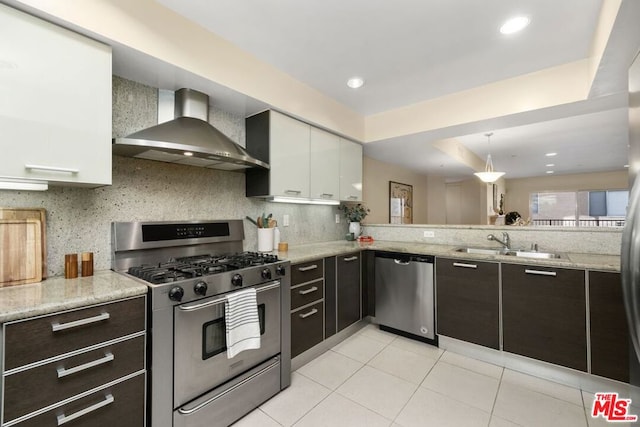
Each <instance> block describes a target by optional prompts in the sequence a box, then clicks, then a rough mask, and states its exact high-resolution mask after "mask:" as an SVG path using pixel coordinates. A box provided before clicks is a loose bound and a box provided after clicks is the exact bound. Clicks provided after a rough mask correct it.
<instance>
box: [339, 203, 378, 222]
mask: <svg viewBox="0 0 640 427" xmlns="http://www.w3.org/2000/svg"><path fill="white" fill-rule="evenodd" d="M338 209H340V210H341V211H342V212H343V213H344V217H345V218H346V219H347V221H349V222H360V221H362V220H363V219H364V218H365V217H366V216H367V214H369V212H371V211H370V210H369V208H366V207H364V206H363V205H362V204H360V203H358V204H357V205H340V206H338Z"/></svg>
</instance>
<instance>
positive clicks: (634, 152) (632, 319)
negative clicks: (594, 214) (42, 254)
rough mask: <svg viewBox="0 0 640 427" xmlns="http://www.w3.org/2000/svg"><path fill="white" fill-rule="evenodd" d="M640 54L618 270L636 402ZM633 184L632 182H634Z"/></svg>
mask: <svg viewBox="0 0 640 427" xmlns="http://www.w3.org/2000/svg"><path fill="white" fill-rule="evenodd" d="M638 173H640V55H638V56H636V58H635V60H634V61H633V63H632V65H631V67H630V68H629V181H630V184H631V193H630V194H629V206H628V207H627V218H626V222H625V228H624V232H623V234H622V250H621V258H620V269H621V276H622V291H623V295H624V303H625V309H626V313H627V323H628V325H629V333H630V335H631V337H630V340H631V344H632V349H631V351H630V356H631V357H630V366H629V370H630V382H631V384H632V385H634V386H635V387H631V399H632V401H633V402H635V403H636V404H637V402H640V180H639V179H638V176H639V175H638ZM634 181H635V182H634Z"/></svg>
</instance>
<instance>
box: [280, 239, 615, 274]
mask: <svg viewBox="0 0 640 427" xmlns="http://www.w3.org/2000/svg"><path fill="white" fill-rule="evenodd" d="M459 247H460V245H456V246H452V245H430V244H425V243H412V242H393V241H384V240H377V241H375V242H373V243H358V242H348V241H343V240H339V241H334V242H324V243H315V244H308V245H296V246H291V247H289V250H288V251H287V252H273V253H274V254H277V255H278V256H279V257H280V258H282V259H286V260H289V261H291V262H292V263H300V262H305V261H311V260H314V259H318V258H323V257H327V256H334V255H340V254H344V253H348V252H354V251H360V250H365V249H369V250H381V251H391V252H402V253H412V254H419V255H435V256H436V257H447V258H459V259H467V260H478V261H494V262H504V263H511V264H527V265H539V266H549V267H565V268H580V269H588V270H601V271H614V272H617V271H620V256H619V255H606V254H585V253H563V255H564V256H565V257H564V258H559V259H537V258H515V257H513V256H507V255H481V254H468V253H461V252H456V249H457V248H459Z"/></svg>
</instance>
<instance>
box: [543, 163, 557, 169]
mask: <svg viewBox="0 0 640 427" xmlns="http://www.w3.org/2000/svg"><path fill="white" fill-rule="evenodd" d="M545 166H546V167H548V168H552V167H554V166H555V164H553V163H547V164H546V165H545Z"/></svg>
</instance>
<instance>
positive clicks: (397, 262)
mask: <svg viewBox="0 0 640 427" xmlns="http://www.w3.org/2000/svg"><path fill="white" fill-rule="evenodd" d="M393 262H395V263H396V264H398V265H409V264H410V262H409V261H402V260H401V259H394V260H393Z"/></svg>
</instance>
